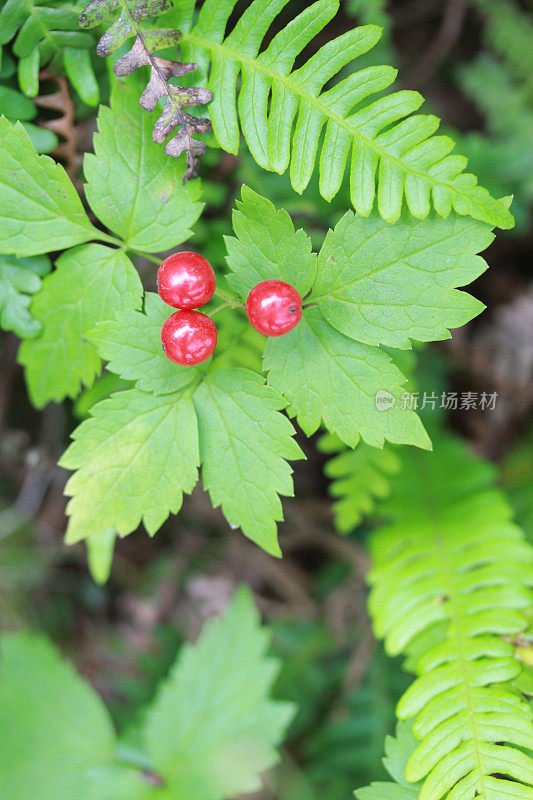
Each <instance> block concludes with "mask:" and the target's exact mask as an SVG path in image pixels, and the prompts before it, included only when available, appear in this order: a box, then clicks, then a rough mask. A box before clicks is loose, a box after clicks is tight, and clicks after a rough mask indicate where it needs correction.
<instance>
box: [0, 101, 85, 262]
mask: <svg viewBox="0 0 533 800" xmlns="http://www.w3.org/2000/svg"><path fill="white" fill-rule="evenodd" d="M28 102H30V101H28ZM0 139H1V140H2V148H1V150H0V250H1V251H2V252H4V253H14V254H15V255H21V256H31V255H36V254H38V253H48V252H50V250H62V249H64V248H66V247H71V246H72V245H75V244H80V243H81V242H87V241H89V240H90V239H94V238H98V231H97V230H96V229H95V228H94V227H93V226H92V225H91V223H90V221H89V218H88V217H87V214H86V213H85V211H84V209H83V206H82V204H81V200H80V198H79V197H78V194H77V192H76V190H75V189H74V186H73V185H72V183H71V182H70V179H69V178H68V176H67V173H66V172H65V170H64V168H63V167H62V166H60V165H59V164H56V163H54V161H52V159H51V158H49V157H48V156H38V155H37V153H36V152H35V149H34V147H33V145H32V143H31V141H30V138H29V136H28V134H27V133H26V131H25V130H24V128H23V127H22V125H21V124H20V123H16V125H12V124H11V123H10V122H8V120H7V119H5V118H0Z"/></svg>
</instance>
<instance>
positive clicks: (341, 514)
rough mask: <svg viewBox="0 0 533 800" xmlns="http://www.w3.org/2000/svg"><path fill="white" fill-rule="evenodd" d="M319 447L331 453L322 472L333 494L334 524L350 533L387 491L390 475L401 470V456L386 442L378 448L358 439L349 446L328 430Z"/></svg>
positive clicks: (388, 490) (385, 495) (342, 530)
mask: <svg viewBox="0 0 533 800" xmlns="http://www.w3.org/2000/svg"><path fill="white" fill-rule="evenodd" d="M318 449H319V450H320V451H321V452H322V453H328V454H330V455H331V458H330V459H329V461H328V462H327V463H326V466H325V467H324V473H325V475H326V477H327V478H329V479H330V481H331V483H330V486H329V493H330V494H331V495H332V497H334V498H335V500H334V503H333V514H334V519H335V527H336V528H337V530H338V531H339V533H351V531H353V529H354V528H356V527H357V526H358V525H359V524H360V522H361V520H362V519H363V518H364V517H366V516H367V515H368V514H371V513H372V512H373V511H374V508H375V505H376V501H377V500H381V499H383V498H384V497H387V495H388V494H389V492H390V479H391V475H395V474H396V473H397V472H398V471H399V470H400V466H401V462H400V459H399V457H398V454H397V453H396V452H395V451H394V450H393V449H392V447H391V446H389V445H385V446H384V447H383V449H382V450H380V449H379V448H377V447H371V446H370V445H367V444H366V443H365V442H359V444H358V445H357V447H355V449H352V448H350V447H347V446H346V445H345V444H344V443H343V442H342V441H341V440H340V439H338V438H337V437H336V436H333V435H331V434H330V433H326V434H325V435H324V436H322V437H321V438H320V440H319V442H318Z"/></svg>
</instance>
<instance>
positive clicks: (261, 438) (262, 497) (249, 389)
mask: <svg viewBox="0 0 533 800" xmlns="http://www.w3.org/2000/svg"><path fill="white" fill-rule="evenodd" d="M194 403H195V407H196V411H197V414H198V422H199V430H200V458H201V461H202V480H203V484H204V487H205V488H206V489H207V490H208V491H209V494H210V496H211V500H212V502H213V505H214V506H218V505H221V506H222V511H223V512H224V516H225V517H226V519H227V520H228V522H229V523H230V525H234V526H235V527H240V528H241V529H242V532H243V533H244V534H245V535H246V536H248V537H249V538H250V539H252V540H253V541H254V542H256V543H257V544H259V545H260V546H261V547H262V548H263V549H264V550H266V551H267V552H268V553H271V554H272V555H277V556H279V555H281V551H280V548H279V544H278V539H277V530H276V527H277V526H276V522H277V521H280V520H282V519H283V511H282V507H281V502H280V499H279V496H278V495H284V496H285V497H292V495H293V494H294V490H293V483H292V470H291V468H290V466H289V465H288V464H287V462H286V460H285V459H290V460H297V459H300V458H303V453H302V451H301V450H300V448H299V447H298V445H297V444H296V443H295V442H294V440H293V438H292V436H293V435H294V429H293V427H292V425H291V423H290V422H289V420H288V419H287V418H286V417H285V416H283V414H280V413H279V412H280V410H281V409H282V408H283V407H284V406H285V402H284V400H283V398H282V397H281V396H280V395H279V394H278V393H277V392H275V391H274V390H273V389H270V388H268V387H266V386H264V382H263V378H262V377H261V376H260V375H257V374H255V373H253V372H249V371H248V370H243V369H227V370H219V371H217V372H214V373H213V374H211V375H209V376H208V377H207V378H206V380H204V382H203V383H202V384H201V385H200V387H199V388H198V389H197V391H196V392H195V395H194Z"/></svg>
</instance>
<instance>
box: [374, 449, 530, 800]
mask: <svg viewBox="0 0 533 800" xmlns="http://www.w3.org/2000/svg"><path fill="white" fill-rule="evenodd" d="M435 450H436V453H435V454H431V455H424V454H421V453H420V454H419V453H418V452H414V451H409V452H406V453H405V455H404V456H403V458H402V465H403V468H402V471H401V473H400V475H399V477H398V478H397V479H396V480H395V491H394V493H393V494H392V495H391V499H390V500H389V501H388V502H386V503H385V504H384V505H383V510H384V511H385V512H386V513H388V514H389V515H391V517H392V518H393V520H394V521H393V522H392V524H391V525H390V526H388V527H387V528H385V529H382V530H381V531H379V532H378V533H377V534H376V535H375V536H374V538H373V541H372V550H373V556H374V569H373V571H372V573H371V576H370V582H371V584H372V592H371V596H370V610H371V613H372V616H373V620H374V626H375V631H376V633H377V635H378V636H381V637H383V638H384V639H385V647H386V649H387V651H388V652H389V653H391V654H399V653H401V652H404V653H407V654H410V655H411V658H412V657H413V654H414V653H417V654H418V655H417V659H416V660H417V664H416V672H417V674H418V678H417V680H416V681H415V682H414V684H413V685H412V686H411V687H410V688H409V689H408V691H407V692H406V694H405V695H404V696H403V698H402V699H401V701H400V703H399V706H398V715H399V717H400V718H401V719H409V718H411V717H416V720H415V723H414V728H413V730H414V733H415V736H416V737H417V739H419V740H420V744H419V746H418V747H417V748H416V750H415V752H414V753H413V755H412V756H411V758H410V760H409V763H408V767H407V778H408V780H410V781H418V780H424V783H423V786H422V789H421V791H420V800H441V798H443V797H446V798H447V800H471V798H474V797H479V798H482V800H496V798H504V797H505V798H507V797H508V798H511V797H512V798H524V799H525V798H531V797H532V791H533V790H532V788H531V786H530V785H531V783H532V782H533V761H532V760H531V759H530V758H529V757H528V756H527V755H526V754H525V752H523V749H525V748H531V747H532V746H533V721H532V714H531V709H530V708H529V706H528V704H527V703H526V702H525V700H524V699H523V698H521V697H520V695H519V694H518V693H517V691H516V689H515V688H514V687H512V686H511V685H510V684H509V682H510V681H513V680H514V679H515V678H516V677H517V676H518V675H519V674H520V672H521V664H520V661H519V660H518V659H517V658H516V657H515V648H514V644H515V639H516V638H517V637H519V636H520V634H521V633H522V632H523V631H524V630H525V629H526V627H527V619H526V611H527V609H528V608H530V606H531V591H530V588H529V587H531V585H533V548H531V547H530V546H529V544H527V542H526V541H525V539H524V536H523V534H522V531H521V530H520V529H519V528H517V527H516V526H515V525H514V524H513V523H512V522H511V511H510V508H509V505H508V504H507V502H506V500H505V498H504V496H503V495H502V493H501V492H500V491H499V490H497V489H496V488H494V478H495V474H494V470H493V469H492V468H491V467H489V466H488V465H487V464H485V463H483V462H482V461H480V460H477V459H475V458H474V457H473V456H471V455H470V454H469V453H468V452H467V450H466V448H465V447H464V446H463V445H462V444H460V443H459V442H455V441H445V440H442V441H438V442H437V444H436V447H435Z"/></svg>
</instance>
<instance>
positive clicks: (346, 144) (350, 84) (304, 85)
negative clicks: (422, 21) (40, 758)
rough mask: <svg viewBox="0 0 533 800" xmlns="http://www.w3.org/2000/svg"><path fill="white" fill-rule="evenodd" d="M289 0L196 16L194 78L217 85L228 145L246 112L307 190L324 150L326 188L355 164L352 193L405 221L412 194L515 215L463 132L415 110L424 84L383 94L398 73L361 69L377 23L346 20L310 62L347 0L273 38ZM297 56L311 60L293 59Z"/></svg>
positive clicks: (492, 217) (257, 145)
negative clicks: (452, 132)
mask: <svg viewBox="0 0 533 800" xmlns="http://www.w3.org/2000/svg"><path fill="white" fill-rule="evenodd" d="M288 2H289V0H253V2H251V3H250V4H249V5H248V7H247V8H246V9H245V10H244V12H243V13H242V14H241V15H240V18H239V19H238V20H237V21H236V23H235V25H234V26H233V27H232V28H231V29H230V25H231V24H228V23H229V21H230V18H231V17H232V15H233V13H234V11H235V8H236V7H237V0H206V2H204V3H203V5H202V7H201V9H200V13H199V15H198V20H197V23H196V25H195V26H194V27H193V29H192V30H191V31H189V32H186V33H184V35H183V36H182V38H181V39H180V49H181V53H182V58H184V59H185V60H187V61H191V62H194V63H197V64H198V66H199V70H198V77H196V74H195V81H196V82H198V83H201V82H202V81H203V80H206V81H207V85H206V88H208V89H209V90H210V91H211V92H212V93H213V101H212V102H211V103H210V104H209V111H210V115H211V120H212V124H213V130H214V133H215V135H216V137H217V139H218V142H219V144H220V145H221V147H222V148H223V149H225V150H227V151H228V152H231V153H235V154H236V153H237V152H238V150H239V147H240V141H241V136H240V129H239V123H240V128H241V129H242V132H243V133H244V137H245V139H246V141H247V144H248V147H249V149H250V152H251V153H252V155H253V157H254V159H255V160H256V161H257V163H258V164H259V165H260V166H261V167H263V168H264V169H267V170H271V171H274V172H279V173H284V172H286V171H287V170H288V169H289V168H290V178H291V183H292V186H293V188H294V189H295V190H296V191H297V192H303V191H304V189H305V188H306V187H307V185H308V184H309V181H310V179H311V177H312V175H313V172H314V170H315V167H316V165H317V162H318V163H319V169H320V192H321V194H322V196H323V197H324V198H325V199H326V200H331V198H332V197H334V196H335V195H336V194H337V192H338V191H339V189H340V186H341V184H342V182H343V179H344V175H345V173H346V171H347V168H348V171H349V177H350V189H351V198H352V203H353V205H354V208H355V209H356V211H357V212H358V213H360V214H365V215H366V214H369V213H370V211H371V210H372V208H374V207H375V206H377V209H378V210H379V213H380V215H381V216H382V217H383V218H384V219H386V220H387V221H388V222H395V221H396V220H397V219H399V217H400V214H401V212H402V207H404V206H407V208H408V209H409V212H410V213H411V214H412V215H413V216H414V217H417V218H419V219H423V218H425V217H427V215H428V213H429V211H430V208H431V207H433V208H435V209H436V210H437V212H438V213H439V214H440V215H442V216H444V217H446V216H448V214H449V213H450V212H451V211H452V209H453V210H455V211H456V212H457V213H458V214H464V215H469V216H472V217H474V218H476V219H482V220H484V221H486V222H488V223H490V224H491V225H498V226H500V227H504V228H508V227H512V226H513V218H512V216H511V214H510V213H509V211H508V209H507V208H506V207H505V205H504V204H502V203H501V202H499V201H497V200H495V199H494V198H492V197H491V196H490V194H489V193H488V191H487V190H486V189H483V188H482V187H480V186H478V185H477V179H476V177H475V176H474V175H472V174H469V173H465V172H464V170H465V169H466V166H467V160H466V159H465V158H463V157H462V156H460V155H455V154H451V151H452V150H453V148H454V142H453V141H452V140H451V139H450V138H449V137H448V136H442V135H437V136H435V135H434V134H435V133H436V131H437V130H438V128H439V124H440V120H439V119H438V118H437V117H435V116H433V115H424V114H416V113H413V112H416V111H417V110H418V109H419V108H420V106H421V105H422V103H423V98H422V97H421V95H420V94H419V93H418V92H411V91H396V92H392V93H389V94H382V96H379V93H383V92H384V90H388V89H389V87H390V86H391V84H392V83H393V82H394V80H395V77H396V70H394V69H392V68H391V67H383V66H379V67H370V68H365V69H360V70H358V71H357V69H356V67H355V66H354V60H355V59H357V58H358V57H359V56H361V55H363V54H364V53H367V52H369V51H370V50H371V49H372V48H373V47H374V46H375V45H376V44H377V42H378V40H379V38H380V35H381V30H380V28H378V27H377V26H376V25H366V26H362V27H359V28H355V29H354V30H350V31H347V32H346V33H344V34H342V35H341V36H338V37H337V38H335V39H333V40H330V41H328V42H327V43H326V44H325V45H323V46H322V47H320V48H319V49H318V51H317V52H315V54H314V55H312V56H311V58H310V59H309V60H308V61H307V62H306V61H305V60H303V63H302V57H301V54H302V52H304V50H305V48H306V46H307V45H308V44H309V43H310V42H311V41H312V40H313V39H314V37H315V36H316V35H318V34H320V33H321V32H322V31H323V30H324V28H325V26H326V25H327V24H328V23H329V22H330V21H331V19H332V18H333V17H334V16H335V14H336V12H337V10H338V8H339V2H338V0H319V1H318V2H316V3H313V4H312V5H310V6H308V7H307V8H305V9H304V10H303V11H302V12H301V13H300V14H298V16H296V17H295V18H294V19H292V20H291V21H290V22H289V23H288V24H283V25H281V26H280V27H281V30H280V31H279V33H278V34H277V35H276V36H274V38H273V39H272V40H271V41H270V42H269V44H268V46H263V42H264V39H265V37H266V35H267V33H268V31H269V30H270V29H271V25H272V23H274V20H275V19H276V17H277V15H278V14H279V13H280V12H281V11H282V10H283V9H284V8H285V7H286V6H287V5H288ZM276 24H278V25H279V23H276ZM296 61H299V62H300V63H301V66H299V67H298V68H297V69H294V65H295V62H296ZM335 81H336V83H334V82H335ZM332 84H334V85H332ZM326 87H327V88H326ZM319 151H320V152H319Z"/></svg>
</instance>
